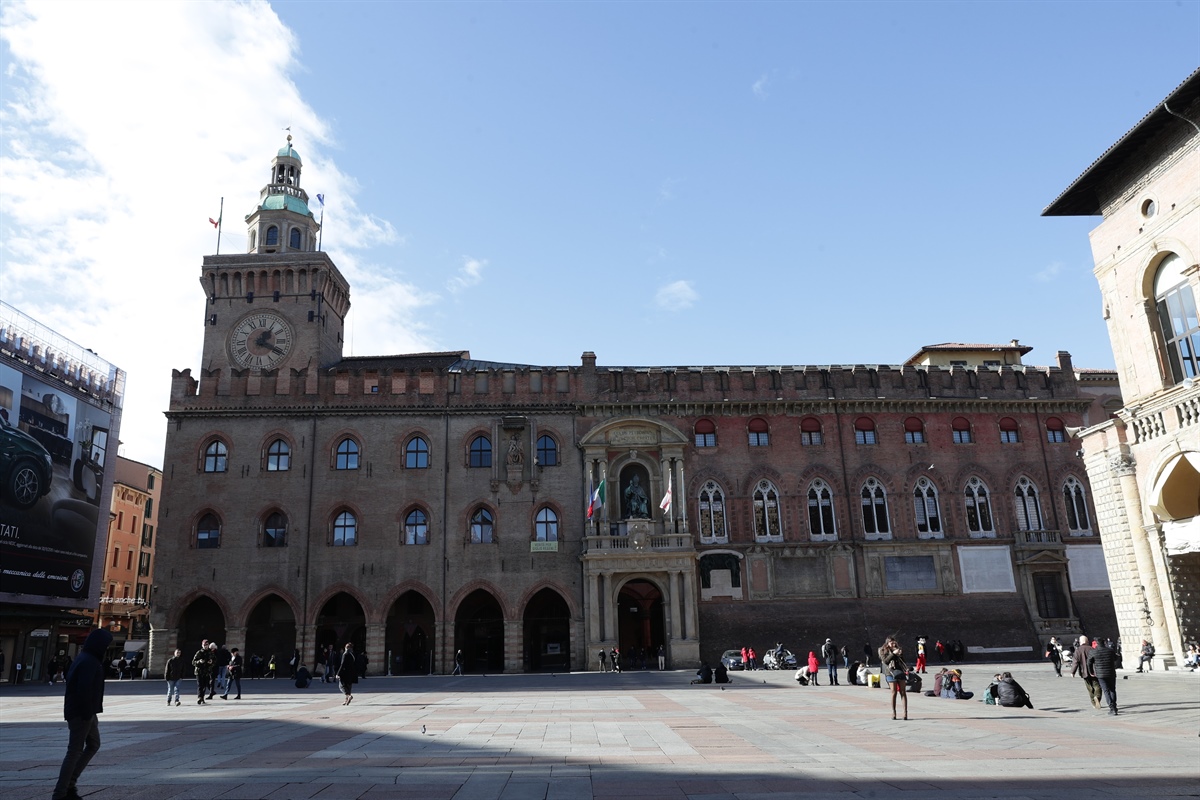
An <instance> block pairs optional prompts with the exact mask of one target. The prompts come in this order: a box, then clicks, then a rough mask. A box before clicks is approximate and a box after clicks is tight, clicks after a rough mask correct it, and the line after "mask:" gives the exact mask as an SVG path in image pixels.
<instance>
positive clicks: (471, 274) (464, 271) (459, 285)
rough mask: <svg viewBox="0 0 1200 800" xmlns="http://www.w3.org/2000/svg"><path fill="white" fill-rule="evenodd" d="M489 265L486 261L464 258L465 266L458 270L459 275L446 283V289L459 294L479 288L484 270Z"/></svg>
mask: <svg viewBox="0 0 1200 800" xmlns="http://www.w3.org/2000/svg"><path fill="white" fill-rule="evenodd" d="M487 263H488V262H487V261H486V260H485V259H480V258H471V257H470V256H463V265H462V266H461V267H459V268H458V274H457V275H455V276H454V277H452V278H451V279H450V280H449V281H447V282H446V288H447V289H449V290H450V291H451V292H452V293H455V294H457V293H458V292H461V291H462V290H463V289H470V288H471V287H472V286H478V285H479V283H480V282H481V281H482V280H483V268H484V267H486V266H487Z"/></svg>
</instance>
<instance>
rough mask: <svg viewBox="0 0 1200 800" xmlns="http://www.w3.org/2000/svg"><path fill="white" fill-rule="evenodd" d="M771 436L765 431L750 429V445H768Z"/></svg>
mask: <svg viewBox="0 0 1200 800" xmlns="http://www.w3.org/2000/svg"><path fill="white" fill-rule="evenodd" d="M769 436H770V434H769V433H766V432H764V431H750V446H751V447H766V446H767V443H768V437H769Z"/></svg>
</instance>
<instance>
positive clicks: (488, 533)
mask: <svg viewBox="0 0 1200 800" xmlns="http://www.w3.org/2000/svg"><path fill="white" fill-rule="evenodd" d="M491 543H492V512H490V511H488V510H487V509H486V508H479V509H476V510H475V513H474V514H472V515H471V544H491Z"/></svg>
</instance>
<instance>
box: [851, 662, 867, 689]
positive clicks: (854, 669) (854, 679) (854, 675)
mask: <svg viewBox="0 0 1200 800" xmlns="http://www.w3.org/2000/svg"><path fill="white" fill-rule="evenodd" d="M860 666H862V664H861V663H859V662H858V661H851V662H850V667H849V668H848V669H847V670H846V677H847V678H848V679H849V680H850V685H851V686H859V685H860V684H859V682H858V668H859V667H860ZM861 685H863V686H865V685H866V684H865V683H864V684H861Z"/></svg>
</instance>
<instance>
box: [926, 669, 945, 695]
mask: <svg viewBox="0 0 1200 800" xmlns="http://www.w3.org/2000/svg"><path fill="white" fill-rule="evenodd" d="M949 672H950V670H948V669H946V668H945V667H942V668H941V669H940V670H938V671H937V672H936V673H935V674H934V676H933V688H932V689H930V690H929V691H927V692H925V696H926V697H941V696H942V689H944V688H945V686H946V674H947V673H949Z"/></svg>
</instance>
